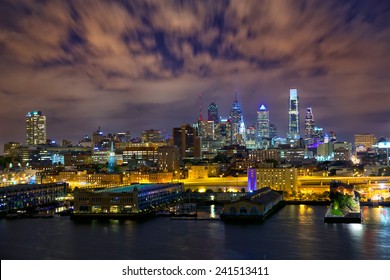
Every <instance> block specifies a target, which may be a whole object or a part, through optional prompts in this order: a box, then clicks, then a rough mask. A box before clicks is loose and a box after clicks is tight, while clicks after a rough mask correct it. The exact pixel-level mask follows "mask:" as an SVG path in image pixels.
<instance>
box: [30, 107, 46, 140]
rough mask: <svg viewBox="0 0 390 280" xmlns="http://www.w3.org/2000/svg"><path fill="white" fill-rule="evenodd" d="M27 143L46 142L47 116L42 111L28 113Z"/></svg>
mask: <svg viewBox="0 0 390 280" xmlns="http://www.w3.org/2000/svg"><path fill="white" fill-rule="evenodd" d="M26 143H27V145H44V144H46V117H45V116H43V115H42V112H41V111H32V112H28V113H27V115H26Z"/></svg>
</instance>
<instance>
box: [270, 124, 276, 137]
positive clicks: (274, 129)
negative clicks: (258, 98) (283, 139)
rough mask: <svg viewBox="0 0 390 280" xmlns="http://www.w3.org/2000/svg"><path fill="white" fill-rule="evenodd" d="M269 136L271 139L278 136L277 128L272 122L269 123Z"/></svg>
mask: <svg viewBox="0 0 390 280" xmlns="http://www.w3.org/2000/svg"><path fill="white" fill-rule="evenodd" d="M269 137H270V138H271V139H275V138H276V137H278V128H277V127H276V125H274V124H273V123H271V124H270V125H269Z"/></svg>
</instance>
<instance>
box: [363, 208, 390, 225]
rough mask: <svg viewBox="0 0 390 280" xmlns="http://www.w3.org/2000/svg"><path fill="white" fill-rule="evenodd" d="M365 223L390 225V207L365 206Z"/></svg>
mask: <svg viewBox="0 0 390 280" xmlns="http://www.w3.org/2000/svg"><path fill="white" fill-rule="evenodd" d="M362 213H363V223H365V224H381V225H384V226H386V225H389V224H390V210H389V208H388V207H382V206H379V207H369V206H364V207H363V210H362Z"/></svg>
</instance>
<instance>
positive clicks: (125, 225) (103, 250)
mask: <svg viewBox="0 0 390 280" xmlns="http://www.w3.org/2000/svg"><path fill="white" fill-rule="evenodd" d="M220 208H221V207H220V206H218V205H209V206H204V207H203V208H201V209H200V212H198V213H200V214H201V215H202V216H201V217H204V218H208V217H210V218H215V217H218V211H219V210H220ZM326 209H327V208H326V207H325V206H307V205H306V206H305V205H287V206H285V207H284V208H283V209H281V210H280V211H279V212H277V213H275V214H274V215H272V216H271V217H270V218H269V219H267V220H266V221H265V222H264V223H262V224H229V223H224V222H222V221H219V220H212V221H211V220H202V221H194V220H180V221H174V220H171V219H170V218H169V217H168V218H167V217H162V218H154V219H151V220H148V221H145V222H142V223H140V222H134V221H120V222H118V221H114V220H112V221H105V222H103V221H100V222H99V221H92V222H88V223H74V222H72V221H70V220H69V217H58V218H55V219H25V220H5V219H3V220H0V236H1V239H0V248H1V251H0V257H1V258H2V259H20V258H23V259H184V260H185V259H257V260H259V259H297V260H306V259H316V260H319V259H329V260H332V259H390V226H389V225H390V216H389V215H390V208H372V207H365V208H363V209H362V211H363V217H364V222H363V223H362V224H325V223H324V220H323V218H324V215H325V212H326ZM26 232H28V233H29V234H28V235H26V234H25V233H26ZM25 248H29V250H26V249H25Z"/></svg>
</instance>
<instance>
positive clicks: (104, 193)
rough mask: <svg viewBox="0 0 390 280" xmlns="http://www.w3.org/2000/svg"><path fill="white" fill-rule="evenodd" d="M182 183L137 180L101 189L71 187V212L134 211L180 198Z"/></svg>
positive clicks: (115, 212) (108, 212) (154, 206)
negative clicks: (137, 181) (73, 207)
mask: <svg viewBox="0 0 390 280" xmlns="http://www.w3.org/2000/svg"><path fill="white" fill-rule="evenodd" d="M182 194H183V185H182V184H180V183H175V184H136V185H129V186H124V187H116V188H110V189H105V190H100V191H95V192H91V191H87V190H81V189H78V188H76V189H75V191H74V206H75V211H74V213H75V214H77V213H94V214H99V213H101V214H110V213H111V214H134V213H138V212H140V211H143V210H149V209H153V208H156V207H158V206H160V205H164V204H169V203H172V202H174V201H177V200H179V199H180V198H181V197H182Z"/></svg>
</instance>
